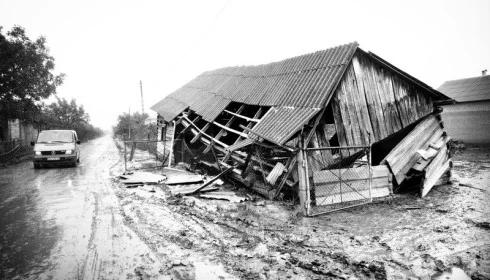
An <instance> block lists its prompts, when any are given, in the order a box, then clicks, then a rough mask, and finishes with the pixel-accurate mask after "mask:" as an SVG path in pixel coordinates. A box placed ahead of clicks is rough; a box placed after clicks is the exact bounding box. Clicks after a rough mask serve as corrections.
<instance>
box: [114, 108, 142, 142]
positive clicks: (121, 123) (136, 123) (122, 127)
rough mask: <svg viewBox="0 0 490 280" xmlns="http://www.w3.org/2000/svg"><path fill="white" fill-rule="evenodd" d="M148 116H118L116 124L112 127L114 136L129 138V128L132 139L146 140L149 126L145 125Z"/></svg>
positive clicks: (135, 114)
mask: <svg viewBox="0 0 490 280" xmlns="http://www.w3.org/2000/svg"><path fill="white" fill-rule="evenodd" d="M147 119H148V114H146V113H143V114H142V113H139V112H136V113H134V114H131V115H129V114H128V113H124V114H122V115H119V116H118V119H117V124H116V126H115V127H114V134H115V135H117V136H121V137H129V129H130V128H131V138H132V139H147V138H148V137H150V136H149V134H148V133H149V132H150V129H149V125H148V124H146V120H147Z"/></svg>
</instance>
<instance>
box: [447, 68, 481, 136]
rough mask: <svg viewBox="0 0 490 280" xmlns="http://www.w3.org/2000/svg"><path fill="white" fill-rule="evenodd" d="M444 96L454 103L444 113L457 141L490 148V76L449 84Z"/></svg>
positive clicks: (448, 128)
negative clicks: (485, 145)
mask: <svg viewBox="0 0 490 280" xmlns="http://www.w3.org/2000/svg"><path fill="white" fill-rule="evenodd" d="M438 90H439V91H440V92H442V93H444V94H446V95H447V96H449V97H451V98H452V99H454V100H455V101H456V102H455V103H454V104H450V105H445V106H444V111H443V113H442V118H443V120H444V125H445V128H446V130H447V132H448V134H449V135H451V137H452V138H453V139H455V140H459V141H463V142H465V143H469V144H489V145H490V76H488V75H486V70H485V71H483V72H482V76H479V77H474V78H467V79H460V80H453V81H447V82H445V83H444V84H442V85H441V86H440V87H439V89H438Z"/></svg>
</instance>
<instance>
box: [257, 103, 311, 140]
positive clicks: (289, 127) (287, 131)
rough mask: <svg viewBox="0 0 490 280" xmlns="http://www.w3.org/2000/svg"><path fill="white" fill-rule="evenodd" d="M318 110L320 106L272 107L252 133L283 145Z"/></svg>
mask: <svg viewBox="0 0 490 280" xmlns="http://www.w3.org/2000/svg"><path fill="white" fill-rule="evenodd" d="M318 111H320V109H319V108H294V107H272V108H270V109H269V111H267V113H266V114H265V115H264V117H263V118H262V119H261V120H260V121H259V123H257V125H255V127H254V128H253V129H252V131H251V133H253V134H255V135H257V136H259V137H261V138H264V139H266V140H269V141H271V142H272V143H276V144H279V145H282V144H284V143H285V142H286V141H287V140H288V139H289V138H291V137H292V136H293V135H294V134H295V133H296V132H298V131H299V130H300V129H301V128H302V127H303V125H304V124H305V123H307V122H308V121H309V120H310V119H311V118H312V117H313V116H314V115H315V114H316V113H318Z"/></svg>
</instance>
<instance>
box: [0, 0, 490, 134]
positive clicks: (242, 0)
mask: <svg viewBox="0 0 490 280" xmlns="http://www.w3.org/2000/svg"><path fill="white" fill-rule="evenodd" d="M0 25H1V26H3V27H4V31H7V30H9V29H10V28H11V27H12V26H13V25H21V26H23V27H25V28H26V30H27V32H28V34H29V36H30V37H32V38H35V37H38V36H40V35H43V36H45V37H46V38H47V41H48V45H49V47H50V50H51V54H52V55H53V56H54V57H55V59H56V68H57V69H56V70H57V71H58V72H64V73H66V75H67V77H66V80H65V83H64V85H63V86H62V87H60V88H59V91H58V95H59V96H60V97H66V98H76V99H77V101H78V102H79V103H81V104H83V105H84V106H85V108H86V110H87V111H88V112H89V114H90V116H91V119H92V122H93V123H94V124H95V125H98V126H101V127H104V128H109V127H110V126H112V125H113V124H114V122H115V120H116V117H117V115H118V114H119V113H121V112H123V111H128V109H129V107H131V110H132V111H135V110H141V103H140V99H139V80H143V91H144V99H145V100H144V103H145V108H146V109H145V110H149V107H150V106H151V105H152V104H154V103H155V102H157V101H158V100H160V99H161V98H163V97H164V96H165V95H167V94H169V93H171V92H172V91H173V90H175V89H177V88H178V87H180V86H182V84H184V83H185V82H187V81H189V80H191V79H192V78H193V77H195V76H196V75H198V74H200V73H201V72H203V71H205V70H211V69H215V68H220V67H224V66H233V65H249V64H262V63H268V62H272V61H277V60H281V59H284V58H288V57H291V56H296V55H300V54H305V53H309V52H314V51H317V50H321V49H326V48H329V47H332V46H336V45H339V44H344V43H348V42H352V41H357V42H359V44H360V46H361V48H362V49H364V50H366V51H372V52H374V53H376V54H378V55H379V56H381V57H382V58H384V59H386V60H388V61H390V62H391V63H392V64H394V65H395V66H397V67H399V68H401V69H403V70H405V71H406V72H408V73H410V74H412V75H413V76H415V77H417V78H419V79H421V80H422V81H424V82H426V83H427V84H429V85H430V86H432V87H435V88H437V87H438V86H440V85H441V84H442V82H444V81H445V80H450V79H458V78H466V77H472V76H477V75H481V70H483V69H487V68H490V32H489V27H490V1H488V0H481V1H476V0H464V1H463V0H462V1H449V0H440V1H439V0H438V1H428V0H423V1H419V0H416V1H413V0H411V1H393V0H390V1H362V0H359V1H327V0H324V1H313V0H311V1H310V0H302V1H299V0H298V1H285V0H277V1H266V0H256V1H254V0H213V1H203V0H195V1H190V0H189V1H185V0H184V1H183V0H179V1H177V0H174V1H156V0H155V1H144V0H139V1H121V0H114V1H102V0H97V1H95V0H84V1H67V0H44V1H38V0H0Z"/></svg>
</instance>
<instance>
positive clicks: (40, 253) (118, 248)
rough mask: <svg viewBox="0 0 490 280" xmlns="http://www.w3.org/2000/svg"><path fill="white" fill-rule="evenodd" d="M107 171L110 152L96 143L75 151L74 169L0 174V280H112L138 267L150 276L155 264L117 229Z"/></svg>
mask: <svg viewBox="0 0 490 280" xmlns="http://www.w3.org/2000/svg"><path fill="white" fill-rule="evenodd" d="M115 165H120V156H119V153H118V150H117V149H116V147H115V146H114V142H113V140H112V139H111V138H110V137H104V138H100V139H96V140H93V141H91V142H89V143H85V144H82V145H81V164H80V165H79V166H78V167H76V168H47V169H40V170H35V169H33V166H32V162H23V163H19V164H15V165H13V166H10V167H8V168H3V169H0V213H1V214H0V232H1V233H0V235H1V240H0V265H1V270H0V279H15V278H18V279H119V278H121V277H122V278H126V275H128V276H129V277H131V275H134V273H135V268H137V267H140V266H141V267H143V268H145V269H146V270H148V271H150V272H154V273H155V274H156V273H158V270H159V268H160V264H159V263H158V258H156V257H155V256H153V254H152V252H151V250H149V248H148V247H147V246H146V245H145V244H144V242H142V241H141V240H140V239H139V238H138V237H137V236H136V235H135V233H134V232H133V231H132V230H130V229H128V228H127V227H126V226H125V225H124V221H123V216H122V215H121V212H120V205H119V201H118V199H117V197H116V196H115V194H114V190H113V186H112V183H111V178H112V176H113V175H112V173H111V170H113V169H112V168H113V167H114V166H115ZM148 264H150V265H148Z"/></svg>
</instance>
